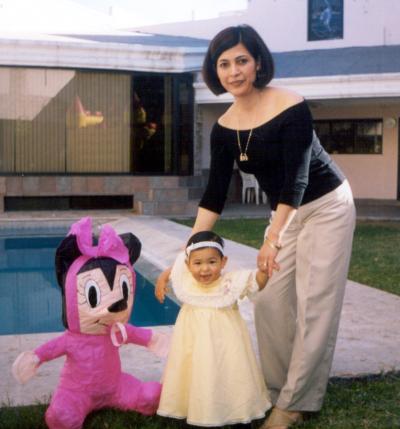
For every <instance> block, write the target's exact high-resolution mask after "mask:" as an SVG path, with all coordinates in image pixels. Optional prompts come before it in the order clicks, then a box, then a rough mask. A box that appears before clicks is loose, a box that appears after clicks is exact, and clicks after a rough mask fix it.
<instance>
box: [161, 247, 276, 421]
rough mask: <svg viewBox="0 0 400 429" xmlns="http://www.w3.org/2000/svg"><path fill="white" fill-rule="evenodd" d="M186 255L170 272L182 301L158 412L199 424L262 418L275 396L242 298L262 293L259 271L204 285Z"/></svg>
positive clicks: (222, 278)
mask: <svg viewBox="0 0 400 429" xmlns="http://www.w3.org/2000/svg"><path fill="white" fill-rule="evenodd" d="M184 259H185V256H184V254H183V253H182V254H181V255H179V256H178V258H177V260H176V262H175V264H174V267H173V269H172V272H171V280H172V285H173V290H174V292H175V294H176V296H177V298H178V299H179V300H180V301H182V302H183V305H182V308H181V310H180V312H179V315H178V318H177V321H176V324H175V327H174V332H173V336H172V340H171V348H170V352H169V355H168V361H167V364H166V367H165V371H164V374H163V382H162V384H163V387H162V391H161V399H160V405H159V408H158V410H157V413H158V414H160V415H162V416H168V417H174V418H179V419H187V422H188V423H189V424H193V425H198V426H223V425H227V424H235V423H247V422H250V421H251V420H253V419H257V418H261V417H263V416H264V415H265V412H266V411H267V410H268V409H269V408H270V406H271V404H270V399H269V395H268V392H267V389H266V386H265V384H264V379H263V376H262V374H261V370H260V369H259V366H258V362H257V360H256V356H255V354H254V351H253V347H252V343H251V339H250V335H249V332H248V329H247V326H246V323H245V321H244V320H243V319H242V317H241V315H240V313H239V309H238V305H237V301H238V299H240V298H241V297H244V296H245V295H247V294H249V293H254V292H256V291H258V285H257V283H256V281H255V273H254V271H244V270H243V271H237V272H231V273H227V274H224V275H223V276H222V277H221V278H220V279H218V280H217V281H216V282H215V284H213V285H211V286H208V287H207V288H205V287H203V286H202V285H201V284H200V283H198V282H196V281H195V280H194V278H193V276H192V275H191V274H190V272H189V271H188V269H187V267H186V264H185V262H184Z"/></svg>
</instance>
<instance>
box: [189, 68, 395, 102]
mask: <svg viewBox="0 0 400 429" xmlns="http://www.w3.org/2000/svg"><path fill="white" fill-rule="evenodd" d="M271 84H272V85H275V86H284V87H286V88H289V89H292V90H294V91H296V92H298V93H299V94H302V96H304V97H305V98H306V99H309V100H328V99H329V100H331V99H345V98H381V97H400V73H379V74H378V73H377V74H359V75H338V76H313V77H297V78H293V77H291V78H278V79H273V80H272V82H271ZM194 88H195V100H196V103H198V104H208V103H211V104H216V103H231V102H232V101H233V98H232V96H230V94H222V95H219V96H215V95H214V94H213V93H212V92H211V91H210V90H209V89H208V88H207V86H206V85H205V83H204V82H197V83H195V84H194Z"/></svg>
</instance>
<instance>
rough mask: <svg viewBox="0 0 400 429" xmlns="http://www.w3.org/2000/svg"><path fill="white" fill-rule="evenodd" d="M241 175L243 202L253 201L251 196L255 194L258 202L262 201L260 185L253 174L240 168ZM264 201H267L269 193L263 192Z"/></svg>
mask: <svg viewBox="0 0 400 429" xmlns="http://www.w3.org/2000/svg"><path fill="white" fill-rule="evenodd" d="M239 173H240V177H241V178H242V203H243V204H244V203H247V202H249V203H250V202H251V197H252V195H253V194H254V195H255V200H256V204H257V205H258V204H259V203H260V185H259V184H258V182H257V179H256V178H255V176H254V175H253V174H248V173H244V172H243V171H241V170H239ZM261 196H262V202H263V203H266V202H267V195H266V194H265V192H262V195H261Z"/></svg>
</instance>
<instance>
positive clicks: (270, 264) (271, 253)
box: [257, 242, 280, 277]
mask: <svg viewBox="0 0 400 429" xmlns="http://www.w3.org/2000/svg"><path fill="white" fill-rule="evenodd" d="M278 252H279V249H278V248H273V247H272V246H271V245H270V244H269V243H268V242H264V244H263V245H262V246H261V247H260V250H259V252H258V256H257V266H258V269H259V270H260V271H262V272H263V273H265V274H267V275H268V277H271V276H272V274H273V272H274V270H276V271H279V270H280V266H279V264H278V263H277V262H276V261H275V259H276V255H277V254H278Z"/></svg>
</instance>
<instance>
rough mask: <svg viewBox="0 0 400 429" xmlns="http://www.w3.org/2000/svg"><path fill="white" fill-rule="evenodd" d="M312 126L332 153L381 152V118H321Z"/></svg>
mask: <svg viewBox="0 0 400 429" xmlns="http://www.w3.org/2000/svg"><path fill="white" fill-rule="evenodd" d="M314 127H315V130H316V133H317V135H318V137H319V139H320V140H321V144H322V145H323V146H324V148H325V149H326V150H327V151H328V152H329V153H333V154H381V153H382V120H381V119H362V120H351V119H349V120H347V119H345V120H342V119H340V120H322V121H315V122H314Z"/></svg>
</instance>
